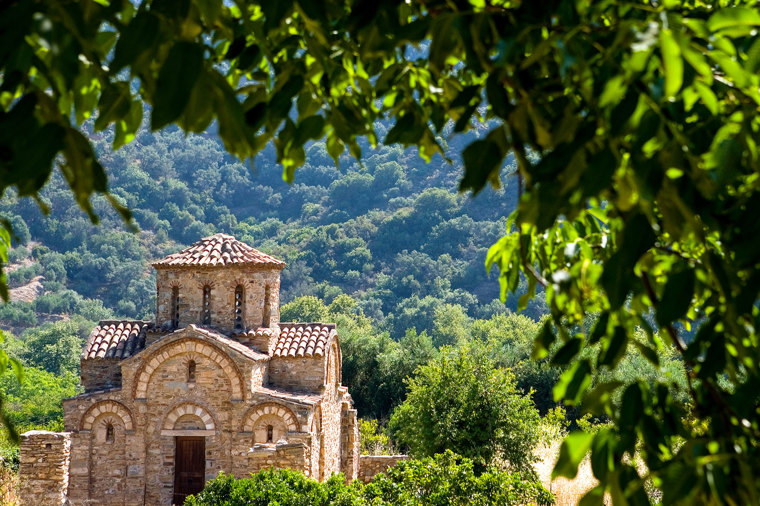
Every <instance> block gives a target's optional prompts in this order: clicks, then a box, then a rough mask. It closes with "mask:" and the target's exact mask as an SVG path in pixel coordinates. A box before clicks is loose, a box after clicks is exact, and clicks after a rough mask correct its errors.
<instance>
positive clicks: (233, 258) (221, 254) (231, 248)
mask: <svg viewBox="0 0 760 506" xmlns="http://www.w3.org/2000/svg"><path fill="white" fill-rule="evenodd" d="M228 265H255V266H262V267H272V268H276V269H282V268H283V267H285V262H283V261H282V260H277V259H276V258H274V257H271V256H269V255H267V254H266V253H262V252H261V251H259V250H257V249H255V248H252V247H251V246H248V245H247V244H246V243H244V242H240V241H238V240H237V239H235V238H234V237H232V236H231V235H227V234H215V235H212V236H209V237H204V238H203V239H201V240H200V241H198V242H196V243H194V244H192V245H191V246H189V247H187V248H185V249H183V250H182V251H180V252H177V253H172V254H171V255H169V256H167V257H165V258H163V259H161V260H158V261H156V262H154V263H153V267H155V268H156V269H160V268H172V267H224V266H228Z"/></svg>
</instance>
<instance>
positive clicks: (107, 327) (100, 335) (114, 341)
mask: <svg viewBox="0 0 760 506" xmlns="http://www.w3.org/2000/svg"><path fill="white" fill-rule="evenodd" d="M152 326H153V324H152V323H150V322H144V321H130V320H124V321H120V320H104V321H101V322H100V323H98V325H97V326H96V327H95V328H94V329H93V330H92V332H91V333H90V337H88V338H87V344H85V346H84V350H83V351H82V358H83V359H85V360H88V359H93V358H127V357H131V356H132V355H134V354H135V353H137V352H138V351H140V350H142V349H143V348H145V333H146V332H147V331H148V330H150V329H151V328H152Z"/></svg>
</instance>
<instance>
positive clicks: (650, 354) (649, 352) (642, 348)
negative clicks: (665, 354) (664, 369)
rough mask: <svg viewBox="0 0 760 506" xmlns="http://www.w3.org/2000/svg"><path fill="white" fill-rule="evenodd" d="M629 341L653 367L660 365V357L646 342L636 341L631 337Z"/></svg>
mask: <svg viewBox="0 0 760 506" xmlns="http://www.w3.org/2000/svg"><path fill="white" fill-rule="evenodd" d="M631 342H632V343H633V344H634V346H636V348H638V349H639V352H640V353H641V354H642V355H643V356H644V358H646V359H647V360H648V361H649V362H650V363H651V364H652V365H654V366H655V367H659V366H660V357H658V356H657V351H656V350H653V349H652V348H650V347H649V346H647V345H646V344H644V343H642V342H639V341H637V340H636V339H631Z"/></svg>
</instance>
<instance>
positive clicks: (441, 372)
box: [390, 344, 540, 476]
mask: <svg viewBox="0 0 760 506" xmlns="http://www.w3.org/2000/svg"><path fill="white" fill-rule="evenodd" d="M539 420H540V418H539V415H538V411H537V410H536V408H535V406H534V404H533V402H532V401H531V399H530V397H528V396H525V395H523V394H522V392H520V391H519V390H518V389H517V387H516V385H515V380H514V375H513V374H512V373H511V372H510V371H509V370H507V369H498V368H496V367H495V363H494V361H493V360H491V359H489V357H488V356H487V355H486V350H485V349H483V348H482V347H480V346H477V345H474V344H473V345H471V346H467V347H464V348H461V349H457V350H452V349H444V350H443V351H442V353H441V356H440V357H439V358H437V359H436V360H433V361H431V362H430V363H428V364H426V365H424V366H422V367H420V368H419V369H418V370H417V374H416V375H415V376H414V377H413V378H411V379H410V380H409V394H408V395H407V398H406V400H405V401H404V402H403V404H401V405H400V406H399V407H398V408H397V409H396V410H395V411H394V412H393V416H392V418H391V422H390V424H391V429H392V430H393V433H394V436H395V439H396V440H397V441H398V442H399V443H401V444H403V445H406V446H408V447H409V449H410V451H411V454H412V455H413V456H418V457H423V456H432V455H435V454H438V453H443V452H444V451H446V450H451V451H453V452H455V453H458V454H460V455H462V456H464V457H467V458H469V459H471V460H472V461H473V464H474V466H475V471H476V472H477V473H479V472H482V471H483V470H484V469H486V468H487V467H488V466H490V465H493V464H495V463H497V461H502V462H504V463H505V464H506V465H507V466H508V468H509V469H512V470H516V471H520V472H521V473H523V474H524V475H527V476H530V475H532V473H533V467H532V464H533V462H534V461H535V457H534V453H533V452H534V449H535V446H536V444H537V443H538V425H539Z"/></svg>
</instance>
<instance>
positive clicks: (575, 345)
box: [551, 337, 583, 365]
mask: <svg viewBox="0 0 760 506" xmlns="http://www.w3.org/2000/svg"><path fill="white" fill-rule="evenodd" d="M581 348H583V339H581V338H580V337H573V338H571V339H570V340H569V341H568V342H566V343H565V344H564V345H563V346H562V347H561V348H560V349H559V350H557V353H555V354H554V357H552V360H551V364H552V365H566V364H569V363H570V361H571V360H572V359H573V358H575V356H576V355H577V354H578V353H579V352H580V351H581Z"/></svg>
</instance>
